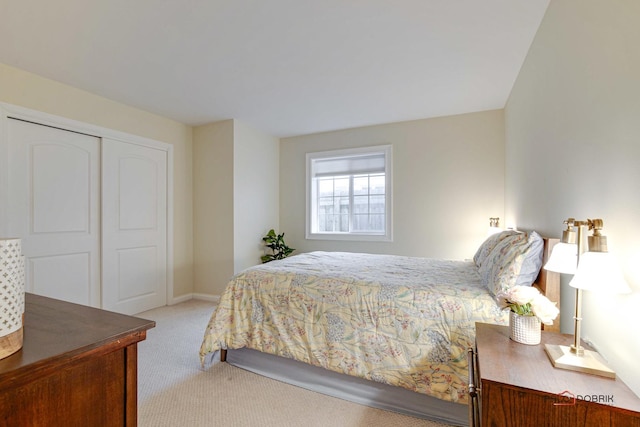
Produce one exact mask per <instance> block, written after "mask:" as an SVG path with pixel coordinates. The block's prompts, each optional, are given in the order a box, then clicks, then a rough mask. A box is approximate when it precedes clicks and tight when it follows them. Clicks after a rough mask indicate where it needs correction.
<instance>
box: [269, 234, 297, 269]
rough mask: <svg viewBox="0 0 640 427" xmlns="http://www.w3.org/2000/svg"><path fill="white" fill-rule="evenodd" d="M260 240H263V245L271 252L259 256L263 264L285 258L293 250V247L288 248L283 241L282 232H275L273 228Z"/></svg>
mask: <svg viewBox="0 0 640 427" xmlns="http://www.w3.org/2000/svg"><path fill="white" fill-rule="evenodd" d="M262 241H263V242H265V246H266V247H268V248H269V249H271V252H272V253H271V254H265V255H263V256H261V257H260V259H261V260H262V263H263V264H264V263H266V262H270V261H273V260H276V259H283V258H286V257H288V256H289V255H291V253H292V252H293V251H295V249H293V248H290V247H289V246H287V245H286V243H285V242H284V233H282V234H276V232H275V230H274V229H273V228H272V229H271V230H269V232H268V233H267V234H266V235H265V236H264V237H263V238H262Z"/></svg>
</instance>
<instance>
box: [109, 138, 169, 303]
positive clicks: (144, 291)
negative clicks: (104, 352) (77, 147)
mask: <svg viewBox="0 0 640 427" xmlns="http://www.w3.org/2000/svg"><path fill="white" fill-rule="evenodd" d="M102 165H103V169H102V189H103V193H102V195H103V199H102V203H103V209H102V214H103V215H102V216H103V220H102V230H103V234H102V257H103V274H102V280H103V286H102V296H103V306H104V308H106V309H108V310H113V311H118V312H121V313H126V314H136V313H139V312H141V311H145V310H149V309H151V308H155V307H159V306H162V305H166V302H167V271H166V269H167V258H166V254H167V153H166V152H165V151H161V150H157V149H154V148H149V147H145V146H139V145H134V144H127V143H123V142H120V141H115V140H109V139H103V141H102Z"/></svg>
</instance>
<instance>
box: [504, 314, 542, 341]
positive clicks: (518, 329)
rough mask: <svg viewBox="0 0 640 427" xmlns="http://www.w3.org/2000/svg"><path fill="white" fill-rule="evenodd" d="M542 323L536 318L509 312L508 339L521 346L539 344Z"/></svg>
mask: <svg viewBox="0 0 640 427" xmlns="http://www.w3.org/2000/svg"><path fill="white" fill-rule="evenodd" d="M541 329H542V323H541V322H540V319H538V318H537V317H536V316H521V315H519V314H516V313H514V312H513V311H510V312H509V338H511V339H512V340H514V341H515V342H519V343H521V344H529V345H536V344H540V338H541Z"/></svg>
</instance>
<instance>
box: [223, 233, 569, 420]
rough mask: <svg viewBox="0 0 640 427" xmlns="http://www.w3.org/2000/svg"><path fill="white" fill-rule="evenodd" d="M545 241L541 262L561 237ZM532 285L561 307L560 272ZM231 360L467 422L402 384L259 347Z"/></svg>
mask: <svg viewBox="0 0 640 427" xmlns="http://www.w3.org/2000/svg"><path fill="white" fill-rule="evenodd" d="M543 240H544V249H543V256H542V262H543V264H542V265H544V264H546V262H547V260H548V259H549V257H550V256H551V250H552V249H553V246H555V244H556V243H558V242H559V239H554V238H544V239H543ZM533 286H534V287H536V288H537V289H538V290H540V292H542V293H543V294H544V295H546V296H547V297H548V298H549V299H550V300H551V301H554V302H557V303H558V306H559V305H560V274H558V273H554V272H550V271H547V270H544V269H541V270H540V273H539V274H538V277H537V278H536V280H535V282H534V283H533ZM543 328H544V329H545V330H547V331H556V332H559V331H560V316H558V317H557V318H556V319H555V320H554V322H553V325H550V326H544V325H543ZM220 361H221V362H225V361H227V350H225V349H221V350H220ZM228 362H229V363H231V364H232V365H234V366H237V367H240V368H243V369H247V370H249V371H252V372H254V373H257V374H260V375H263V376H266V377H270V378H274V379H277V380H279V381H283V382H286V383H289V384H293V385H297V386H299V387H303V388H307V389H311V390H314V391H317V392H321V393H324V394H328V395H330V396H334V397H338V398H341V399H345V400H350V401H352V402H356V403H359V404H362V405H366V406H373V407H377V408H381V409H386V410H390V411H395V412H399V413H403V414H406V415H410V416H413V417H417V418H424V419H431V420H436V421H440V422H444V423H449V424H452V425H458V426H464V425H467V423H468V405H463V404H460V403H454V402H448V401H444V400H441V399H437V398H435V397H432V396H428V395H424V394H419V393H415V392H412V391H410V390H406V389H403V388H401V387H393V386H389V385H386V384H379V383H375V382H373V381H369V380H365V379H362V378H355V377H349V376H348V375H344V374H339V373H337V372H333V371H328V370H326V369H323V368H320V367H317V366H312V365H307V364H304V363H302V362H298V361H295V360H292V359H284V358H282V357H278V356H273V355H270V354H265V353H260V352H259V351H257V350H251V349H238V350H234V351H233V352H231V353H230V354H229V361H228ZM283 372H284V373H283Z"/></svg>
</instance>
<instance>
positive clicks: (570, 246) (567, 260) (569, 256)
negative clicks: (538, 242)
mask: <svg viewBox="0 0 640 427" xmlns="http://www.w3.org/2000/svg"><path fill="white" fill-rule="evenodd" d="M577 267H578V245H576V244H575V243H557V244H556V245H555V246H554V247H553V250H552V251H551V256H550V257H549V261H547V263H546V264H545V265H544V269H545V270H549V271H555V272H556V273H564V274H575V272H576V269H577Z"/></svg>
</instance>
